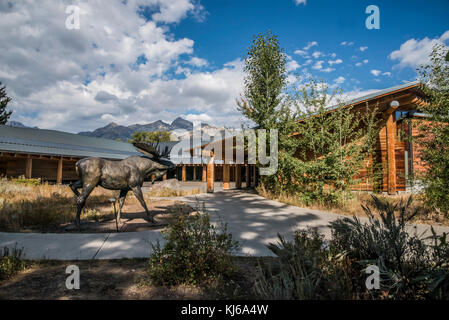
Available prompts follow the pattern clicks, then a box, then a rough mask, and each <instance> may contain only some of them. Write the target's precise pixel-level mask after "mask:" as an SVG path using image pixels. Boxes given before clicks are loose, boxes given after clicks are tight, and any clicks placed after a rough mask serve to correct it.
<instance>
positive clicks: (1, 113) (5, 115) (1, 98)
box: [0, 82, 12, 124]
mask: <svg viewBox="0 0 449 320" xmlns="http://www.w3.org/2000/svg"><path fill="white" fill-rule="evenodd" d="M10 101H11V98H10V97H8V96H7V95H6V87H5V86H3V87H2V83H1V82H0V124H6V122H8V119H9V117H10V116H11V114H12V111H7V110H6V106H7V105H8V103H9V102H10Z"/></svg>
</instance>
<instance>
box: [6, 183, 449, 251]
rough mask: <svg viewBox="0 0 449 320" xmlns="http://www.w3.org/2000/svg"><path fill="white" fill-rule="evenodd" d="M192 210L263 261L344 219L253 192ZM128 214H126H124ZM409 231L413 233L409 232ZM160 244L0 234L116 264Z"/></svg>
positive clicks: (34, 247) (128, 237)
mask: <svg viewBox="0 0 449 320" xmlns="http://www.w3.org/2000/svg"><path fill="white" fill-rule="evenodd" d="M177 199H178V200H183V201H186V202H189V203H190V204H192V205H194V206H195V205H196V204H197V203H198V204H201V203H204V204H205V206H206V209H207V211H208V212H209V213H210V214H211V217H212V221H213V222H218V221H220V220H221V221H224V222H226V223H227V224H228V231H229V232H231V233H232V235H233V236H234V238H235V239H237V240H239V241H240V242H241V245H242V249H241V251H240V252H239V253H238V254H239V255H254V256H266V255H271V252H270V251H269V250H268V249H267V248H266V245H267V244H268V243H270V242H276V241H277V233H280V234H282V235H284V236H286V237H287V238H290V237H292V235H293V233H294V231H295V230H297V229H299V228H305V227H307V226H315V227H318V228H319V230H320V232H322V233H323V234H324V235H325V236H327V237H328V236H329V235H330V229H329V228H328V224H329V222H331V221H334V220H336V219H340V218H342V217H344V216H342V215H337V214H331V213H325V212H320V211H316V210H310V209H304V208H299V207H295V206H289V205H286V204H283V203H280V202H277V201H272V200H267V199H265V198H263V197H260V196H258V195H256V194H254V193H252V192H245V191H237V190H236V191H226V192H217V193H214V194H201V195H196V196H189V197H183V198H177ZM125 214H126V213H125ZM410 228H411V229H414V228H416V230H417V232H418V233H422V232H427V233H428V234H430V233H429V230H430V227H429V226H428V225H416V226H411V227H410ZM411 231H412V230H411ZM435 231H437V233H443V232H448V233H449V227H435ZM157 240H160V241H162V236H161V233H160V231H158V230H149V231H142V232H126V233H97V234H73V233H71V234H33V233H4V232H3V233H0V248H3V247H5V246H7V247H14V246H17V247H18V248H24V253H25V258H27V259H57V260H78V259H119V258H140V257H148V256H149V255H150V253H151V245H150V243H155V242H156V241H157Z"/></svg>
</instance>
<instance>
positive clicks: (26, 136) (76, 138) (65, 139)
mask: <svg viewBox="0 0 449 320" xmlns="http://www.w3.org/2000/svg"><path fill="white" fill-rule="evenodd" d="M0 151H3V152H17V153H33V154H46V155H56V156H68V157H101V158H107V159H125V158H127V157H129V156H133V155H141V153H139V152H138V151H137V149H136V148H135V147H134V146H133V145H132V144H130V143H125V142H119V141H114V140H109V139H103V138H94V137H86V136H82V135H78V134H73V133H68V132H63V131H56V130H45V129H35V128H17V127H10V126H5V125H0Z"/></svg>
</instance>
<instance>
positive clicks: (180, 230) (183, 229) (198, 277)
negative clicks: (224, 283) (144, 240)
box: [149, 206, 238, 285]
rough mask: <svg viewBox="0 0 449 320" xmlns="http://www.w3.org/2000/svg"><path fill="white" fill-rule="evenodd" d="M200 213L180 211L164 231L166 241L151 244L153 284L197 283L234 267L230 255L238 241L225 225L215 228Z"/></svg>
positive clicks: (226, 273)
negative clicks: (191, 214)
mask: <svg viewBox="0 0 449 320" xmlns="http://www.w3.org/2000/svg"><path fill="white" fill-rule="evenodd" d="M201 211H203V213H202V214H197V215H194V216H188V215H184V214H180V215H178V216H177V217H176V219H175V221H174V222H173V223H172V224H171V225H169V227H168V229H167V231H166V232H165V233H164V238H165V240H166V243H165V245H164V246H163V247H161V245H160V243H159V242H157V243H156V244H155V245H153V244H151V246H152V249H153V253H152V255H151V257H150V262H149V277H150V279H151V281H152V282H153V283H154V284H156V285H176V284H197V283H202V282H207V281H213V280H220V279H223V278H226V277H229V276H231V275H232V274H233V273H234V271H235V266H234V264H233V262H232V260H231V257H230V254H231V253H232V252H234V251H235V250H237V248H238V242H237V241H235V240H233V239H232V234H230V233H228V232H227V226H226V224H223V223H220V224H219V226H218V227H216V226H214V225H213V224H211V222H210V217H209V214H208V213H207V212H205V210H204V206H203V209H202V210H201Z"/></svg>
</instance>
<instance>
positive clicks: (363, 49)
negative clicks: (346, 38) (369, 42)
mask: <svg viewBox="0 0 449 320" xmlns="http://www.w3.org/2000/svg"><path fill="white" fill-rule="evenodd" d="M367 49H368V47H360V48H359V50H360V51H362V52H363V51H366V50H367Z"/></svg>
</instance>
